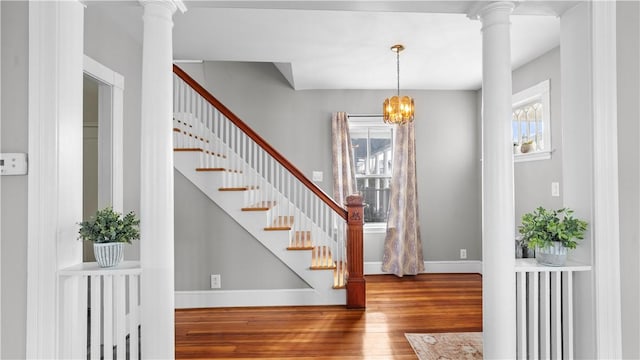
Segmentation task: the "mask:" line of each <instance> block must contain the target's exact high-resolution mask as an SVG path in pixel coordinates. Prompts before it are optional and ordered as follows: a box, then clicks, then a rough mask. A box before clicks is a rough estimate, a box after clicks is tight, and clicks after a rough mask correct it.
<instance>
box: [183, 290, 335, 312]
mask: <svg viewBox="0 0 640 360" xmlns="http://www.w3.org/2000/svg"><path fill="white" fill-rule="evenodd" d="M345 302H346V295H345V292H344V290H334V294H333V296H330V297H329V298H323V297H321V296H319V293H318V292H316V291H315V290H313V289H273V290H204V291H176V292H175V307H176V309H188V308H206V307H238V306H304V305H344V304H345Z"/></svg>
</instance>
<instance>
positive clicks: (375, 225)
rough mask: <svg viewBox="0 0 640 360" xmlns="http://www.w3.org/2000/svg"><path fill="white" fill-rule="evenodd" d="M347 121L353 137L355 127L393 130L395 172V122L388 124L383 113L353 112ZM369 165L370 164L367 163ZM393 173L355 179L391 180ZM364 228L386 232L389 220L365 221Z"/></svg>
mask: <svg viewBox="0 0 640 360" xmlns="http://www.w3.org/2000/svg"><path fill="white" fill-rule="evenodd" d="M347 121H348V124H349V134H350V136H351V137H352V138H353V129H369V130H371V129H378V130H380V129H385V130H391V164H392V165H391V172H393V155H394V154H393V149H394V148H395V141H396V139H395V134H396V133H395V132H396V128H395V126H394V125H393V124H387V123H385V122H384V121H383V120H382V115H352V114H347ZM354 166H355V159H354ZM365 166H367V167H368V165H365ZM392 175H393V174H392V173H390V174H389V175H388V176H384V175H378V174H369V175H358V174H356V175H355V177H356V178H355V179H354V180H355V181H356V184H357V180H358V179H361V178H369V179H375V178H385V179H387V178H388V179H389V181H391V178H392ZM364 228H365V230H366V232H368V233H372V232H386V229H387V222H386V221H385V222H365V223H364Z"/></svg>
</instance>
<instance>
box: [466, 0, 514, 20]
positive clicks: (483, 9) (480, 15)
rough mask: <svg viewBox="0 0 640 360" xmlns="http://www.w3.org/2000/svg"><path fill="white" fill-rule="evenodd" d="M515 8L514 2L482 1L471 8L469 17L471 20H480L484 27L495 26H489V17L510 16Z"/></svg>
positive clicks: (468, 13)
mask: <svg viewBox="0 0 640 360" xmlns="http://www.w3.org/2000/svg"><path fill="white" fill-rule="evenodd" d="M515 6H516V5H515V2H513V1H481V2H477V3H475V4H474V5H472V6H471V7H470V8H469V11H468V12H467V17H468V18H469V19H471V20H480V21H482V23H483V25H484V26H489V25H493V24H487V20H488V18H489V15H492V14H499V13H502V14H505V15H510V14H511V12H512V11H513V9H514V8H515Z"/></svg>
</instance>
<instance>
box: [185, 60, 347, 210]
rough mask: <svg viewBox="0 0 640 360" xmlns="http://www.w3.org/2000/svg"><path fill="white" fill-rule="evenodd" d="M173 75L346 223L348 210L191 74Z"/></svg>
mask: <svg viewBox="0 0 640 360" xmlns="http://www.w3.org/2000/svg"><path fill="white" fill-rule="evenodd" d="M173 73H174V74H176V75H177V76H178V77H179V78H180V79H182V80H183V81H184V82H185V83H187V84H188V85H189V86H191V88H193V90H195V91H196V92H197V93H198V94H200V96H202V97H203V98H204V99H205V100H206V101H208V102H209V103H210V104H211V105H212V106H213V107H215V108H216V109H217V110H218V111H220V112H221V113H222V114H223V115H224V116H226V117H227V119H229V120H230V121H231V122H232V123H234V124H235V125H236V126H237V127H238V128H239V129H240V130H242V131H243V132H244V133H245V134H247V136H249V137H250V138H251V139H252V140H253V141H255V142H256V144H258V146H260V147H261V148H263V149H264V150H265V151H266V152H267V153H268V154H269V155H271V156H272V157H273V158H274V159H276V161H278V162H279V163H280V164H281V165H282V166H284V167H285V168H286V169H287V170H288V171H289V172H290V173H291V174H293V176H295V177H296V179H298V180H299V181H300V182H301V183H303V184H304V185H305V186H306V187H307V188H308V189H309V190H311V192H313V193H314V194H315V195H316V196H317V197H319V198H320V199H321V200H322V201H323V202H324V203H325V204H327V205H328V206H329V207H330V208H331V209H333V211H335V212H336V213H337V214H338V215H340V217H342V218H343V219H344V220H345V221H346V220H347V210H346V209H345V208H343V207H342V206H340V204H338V203H337V202H336V201H335V200H334V199H333V198H331V197H330V196H329V195H327V193H325V192H324V191H323V190H322V189H320V188H319V187H318V186H317V185H316V184H315V183H313V182H312V181H311V180H309V178H307V177H306V176H305V175H304V174H303V173H302V171H300V170H298V168H296V167H295V166H294V165H293V164H292V163H291V162H289V160H287V159H286V158H285V157H284V156H282V155H281V154H280V153H279V152H278V151H277V150H276V149H274V148H273V146H271V145H270V144H269V143H268V142H267V141H266V140H264V139H263V138H262V137H261V136H260V135H258V134H257V133H256V132H255V131H253V129H252V128H250V127H249V125H247V124H246V123H245V122H244V121H242V120H240V118H239V117H238V116H236V114H234V113H233V112H232V111H231V110H229V109H228V108H227V107H226V106H224V105H223V104H222V103H221V102H220V101H218V99H216V98H215V97H214V96H213V95H211V93H209V92H208V91H207V90H206V89H205V88H204V87H202V86H201V85H200V84H198V82H197V81H195V80H194V79H193V78H192V77H191V76H189V74H187V73H186V72H185V71H184V70H182V69H181V68H180V67H178V66H177V65H173Z"/></svg>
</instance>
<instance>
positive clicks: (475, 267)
mask: <svg viewBox="0 0 640 360" xmlns="http://www.w3.org/2000/svg"><path fill="white" fill-rule="evenodd" d="M429 273H464V274H466V273H469V274H482V261H480V260H453V261H425V262H424V271H423V272H422V274H429ZM364 274H365V275H380V274H391V273H388V272H384V271H382V261H367V262H365V263H364Z"/></svg>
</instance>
